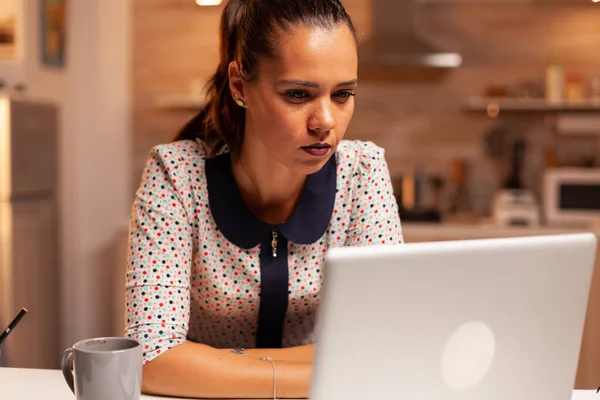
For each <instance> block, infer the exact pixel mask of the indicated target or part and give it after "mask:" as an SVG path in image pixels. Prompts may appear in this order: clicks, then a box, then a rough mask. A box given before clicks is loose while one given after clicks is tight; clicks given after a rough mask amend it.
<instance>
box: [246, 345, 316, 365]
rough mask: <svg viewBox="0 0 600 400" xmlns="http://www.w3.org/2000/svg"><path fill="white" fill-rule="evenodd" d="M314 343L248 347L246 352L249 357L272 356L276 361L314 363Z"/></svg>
mask: <svg viewBox="0 0 600 400" xmlns="http://www.w3.org/2000/svg"><path fill="white" fill-rule="evenodd" d="M313 352H314V345H312V344H307V345H304V346H297V347H286V348H281V349H246V350H245V351H244V354H245V355H246V356H249V357H254V358H259V357H271V358H272V359H273V360H275V361H286V362H292V363H300V364H312V361H313Z"/></svg>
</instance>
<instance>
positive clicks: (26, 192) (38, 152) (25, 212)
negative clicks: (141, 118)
mask: <svg viewBox="0 0 600 400" xmlns="http://www.w3.org/2000/svg"><path fill="white" fill-rule="evenodd" d="M58 144H59V112H58V109H57V107H55V106H54V105H52V104H48V103H43V102H38V101H32V100H27V99H17V98H11V97H8V96H4V97H0V330H4V329H5V328H6V326H7V325H8V324H9V322H10V321H11V320H12V319H13V318H14V317H15V316H16V315H17V313H18V312H19V310H20V309H21V307H25V308H26V309H27V310H28V313H27V315H25V317H24V318H23V319H22V320H21V322H20V324H19V325H18V326H17V327H16V328H15V329H14V330H13V331H12V332H11V334H10V335H9V336H8V338H7V339H6V340H5V341H4V342H3V343H2V344H1V345H0V350H1V353H0V366H4V367H6V366H8V367H16V368H58V367H59V365H60V354H61V349H59V345H60V313H59V305H60V268H59V266H60V263H59V253H60V252H59V232H60V231H59V215H58V199H57V189H58V162H59V157H58Z"/></svg>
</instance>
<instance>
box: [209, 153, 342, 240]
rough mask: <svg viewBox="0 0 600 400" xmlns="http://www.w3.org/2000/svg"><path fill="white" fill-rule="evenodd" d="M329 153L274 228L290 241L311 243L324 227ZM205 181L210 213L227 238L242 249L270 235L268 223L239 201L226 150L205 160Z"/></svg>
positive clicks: (331, 192)
mask: <svg viewBox="0 0 600 400" xmlns="http://www.w3.org/2000/svg"><path fill="white" fill-rule="evenodd" d="M335 158H336V157H335V155H333V156H332V157H331V158H330V159H329V161H327V163H326V164H325V165H324V166H323V168H321V169H320V170H319V171H318V172H316V173H314V174H311V175H309V176H308V177H307V179H306V184H305V185H304V189H303V191H302V194H301V197H300V200H299V202H298V205H297V206H296V209H295V210H294V212H293V213H292V215H291V217H290V219H289V220H288V221H286V222H285V223H283V224H280V225H277V229H278V230H279V232H280V233H282V234H283V235H284V236H285V237H286V238H287V239H288V240H289V241H290V242H292V243H295V244H312V243H315V242H316V241H318V240H319V239H320V238H321V236H323V234H324V233H325V231H326V230H327V227H328V226H329V223H330V220H331V216H332V215H333V208H334V205H335V193H336V170H337V165H336V159H335ZM205 170H206V182H207V187H208V197H209V203H210V210H211V213H212V216H213V218H214V220H215V222H216V223H217V227H218V228H219V230H220V231H221V232H222V233H223V235H225V237H226V238H227V240H229V241H230V242H231V243H233V244H235V245H236V246H238V247H241V248H243V249H251V248H253V247H256V246H257V245H258V244H259V243H261V242H262V241H264V240H265V238H268V237H270V234H271V230H272V225H269V224H267V223H265V222H263V221H261V220H260V219H259V218H257V217H256V216H255V215H254V214H253V213H252V212H251V211H250V210H249V209H248V207H246V204H245V203H244V201H243V200H242V196H241V194H240V191H239V190H238V187H237V184H236V182H235V178H234V176H233V172H232V171H231V155H230V153H229V152H226V153H223V154H220V155H218V156H216V157H214V158H207V159H206V163H205Z"/></svg>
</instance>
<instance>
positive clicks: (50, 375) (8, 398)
mask: <svg viewBox="0 0 600 400" xmlns="http://www.w3.org/2000/svg"><path fill="white" fill-rule="evenodd" d="M73 398H74V396H73V394H72V393H71V390H70V389H69V387H68V386H67V384H66V383H65V381H64V378H63V376H62V372H60V371H59V370H41V369H19V368H0V399H2V400H42V399H43V400H72V399H73ZM151 399H165V397H155V396H145V395H143V396H142V400H151ZM169 399H170V400H186V399H175V398H171V397H170V398H169ZM187 400H189V399H187ZM571 400H600V394H596V391H595V390H575V391H574V392H573V396H572V398H571Z"/></svg>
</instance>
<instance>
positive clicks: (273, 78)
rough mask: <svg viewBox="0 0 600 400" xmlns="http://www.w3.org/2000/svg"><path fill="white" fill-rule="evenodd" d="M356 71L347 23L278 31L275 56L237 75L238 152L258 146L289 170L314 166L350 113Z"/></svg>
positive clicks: (332, 145)
mask: <svg viewBox="0 0 600 400" xmlns="http://www.w3.org/2000/svg"><path fill="white" fill-rule="evenodd" d="M357 73H358V57H357V49H356V42H355V40H354V37H353V35H352V33H351V31H350V29H349V28H348V27H347V26H346V25H339V26H338V27H335V28H334V29H322V28H309V27H303V26H301V27H298V28H296V29H294V30H293V33H292V34H283V35H281V36H280V38H279V41H278V51H277V57H276V58H273V59H271V58H268V59H261V60H260V62H259V65H258V78H257V79H256V80H255V81H253V82H251V83H248V82H244V83H242V82H241V81H238V83H239V84H240V85H243V88H241V87H240V89H242V91H243V94H242V97H243V99H244V101H245V103H246V107H247V109H246V132H245V137H244V145H243V150H242V152H245V151H248V150H250V149H252V150H250V151H256V150H255V149H260V148H262V149H264V150H266V152H265V153H266V154H265V156H268V157H271V158H273V159H275V160H276V161H278V162H279V163H280V164H282V165H284V166H286V167H288V168H289V169H290V170H292V171H294V172H298V173H303V174H311V173H314V172H316V171H318V170H319V169H320V168H321V167H323V165H325V163H326V162H327V160H328V159H329V158H330V157H331V156H332V155H333V154H334V152H335V149H336V147H337V145H338V144H339V142H340V141H341V140H342V138H343V137H344V134H345V133H346V129H347V128H348V124H349V123H350V120H351V119H352V114H353V113H354V93H355V90H356V87H357V83H358V82H357ZM233 82H234V86H233V87H235V79H234V80H233Z"/></svg>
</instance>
